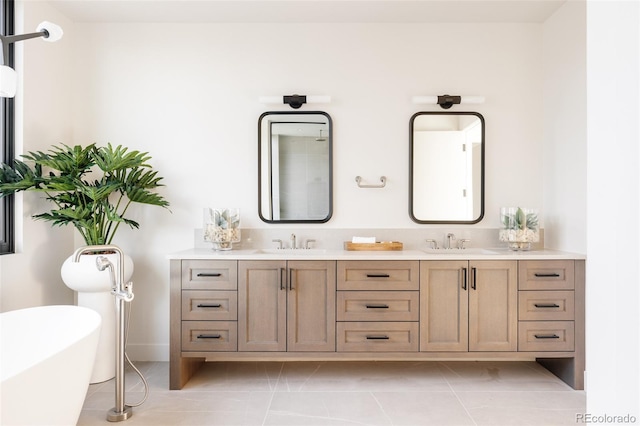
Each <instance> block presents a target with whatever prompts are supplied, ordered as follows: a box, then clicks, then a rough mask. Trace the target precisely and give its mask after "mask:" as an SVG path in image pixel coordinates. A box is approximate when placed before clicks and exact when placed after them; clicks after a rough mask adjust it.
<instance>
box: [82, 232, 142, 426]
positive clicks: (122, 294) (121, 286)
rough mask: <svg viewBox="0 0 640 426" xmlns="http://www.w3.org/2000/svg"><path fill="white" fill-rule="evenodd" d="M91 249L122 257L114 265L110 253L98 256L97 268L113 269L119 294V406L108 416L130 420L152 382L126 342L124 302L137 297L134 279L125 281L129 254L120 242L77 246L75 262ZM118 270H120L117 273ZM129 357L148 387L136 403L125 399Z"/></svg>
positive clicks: (114, 287)
mask: <svg viewBox="0 0 640 426" xmlns="http://www.w3.org/2000/svg"><path fill="white" fill-rule="evenodd" d="M88 253H116V254H117V257H118V261H117V262H116V265H114V264H113V263H112V262H111V261H110V260H109V259H108V258H107V257H106V256H102V255H101V256H98V257H97V258H96V260H95V262H96V268H97V269H98V270H99V271H104V270H107V269H108V270H109V278H110V281H111V283H112V285H111V294H112V295H113V296H114V298H115V303H114V306H115V308H114V309H115V319H116V323H115V328H116V330H115V338H116V342H115V343H116V344H115V361H116V365H115V366H116V371H115V373H116V375H115V387H116V389H115V406H114V407H113V408H112V409H111V410H109V411H108V412H107V420H108V421H110V422H121V421H123V420H127V419H128V418H130V417H131V416H132V415H133V409H132V407H137V406H139V405H141V404H143V403H144V402H145V400H146V399H147V396H148V394H149V385H148V384H147V381H146V379H145V378H144V376H143V375H142V373H140V370H138V369H137V368H136V367H135V366H134V365H133V363H132V362H131V360H129V358H128V357H127V352H126V345H127V331H128V327H127V325H128V322H127V315H126V312H125V309H124V304H125V302H126V303H129V306H131V305H130V302H131V301H132V300H133V297H134V296H133V283H132V282H128V283H125V271H124V266H123V265H124V264H125V255H124V252H123V251H122V249H120V247H118V246H114V245H94V246H85V247H80V248H79V249H77V250H76V251H75V252H74V253H73V255H72V259H73V262H74V263H78V262H79V261H80V257H81V256H82V255H83V254H88ZM116 271H117V273H116ZM125 361H127V362H128V363H129V365H130V366H131V367H132V368H133V369H134V370H135V372H136V373H137V374H138V375H139V376H140V379H141V380H142V382H143V384H144V388H145V393H144V397H143V399H142V401H140V402H138V403H136V404H127V403H126V402H125V383H124V367H125Z"/></svg>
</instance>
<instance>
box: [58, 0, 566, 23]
mask: <svg viewBox="0 0 640 426" xmlns="http://www.w3.org/2000/svg"><path fill="white" fill-rule="evenodd" d="M565 1H566V0H561V1H560V0H492V1H487V0H49V3H51V4H52V5H53V6H54V7H55V8H56V9H58V10H59V11H60V12H62V13H63V14H64V15H65V16H67V17H68V18H69V19H70V20H72V21H74V22H94V23H98V22H190V23H197V22H220V23H223V22H228V23H262V22H264V23H349V22H364V23H419V22H425V23H512V22H513V23H523V22H529V23H539V22H544V21H545V20H546V19H547V18H549V17H550V16H551V15H552V14H553V13H554V12H555V11H556V10H557V9H558V8H559V7H560V6H561V5H562V4H563V3H565Z"/></svg>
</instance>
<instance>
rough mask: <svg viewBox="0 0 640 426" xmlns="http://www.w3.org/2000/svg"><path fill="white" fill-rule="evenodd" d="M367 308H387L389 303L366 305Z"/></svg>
mask: <svg viewBox="0 0 640 426" xmlns="http://www.w3.org/2000/svg"><path fill="white" fill-rule="evenodd" d="M366 307H367V309H389V305H374V304H371V305H366Z"/></svg>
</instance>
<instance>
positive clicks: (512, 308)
mask: <svg viewBox="0 0 640 426" xmlns="http://www.w3.org/2000/svg"><path fill="white" fill-rule="evenodd" d="M469 267H470V269H469V273H470V277H469V278H470V279H469V351H516V350H517V348H518V283H517V271H518V269H517V268H518V267H517V262H516V261H515V260H513V261H512V260H498V261H490V260H486V261H485V260H483V261H471V262H469Z"/></svg>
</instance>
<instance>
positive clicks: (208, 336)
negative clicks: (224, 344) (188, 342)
mask: <svg viewBox="0 0 640 426" xmlns="http://www.w3.org/2000/svg"><path fill="white" fill-rule="evenodd" d="M221 338H222V336H221V335H219V334H198V339H221Z"/></svg>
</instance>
